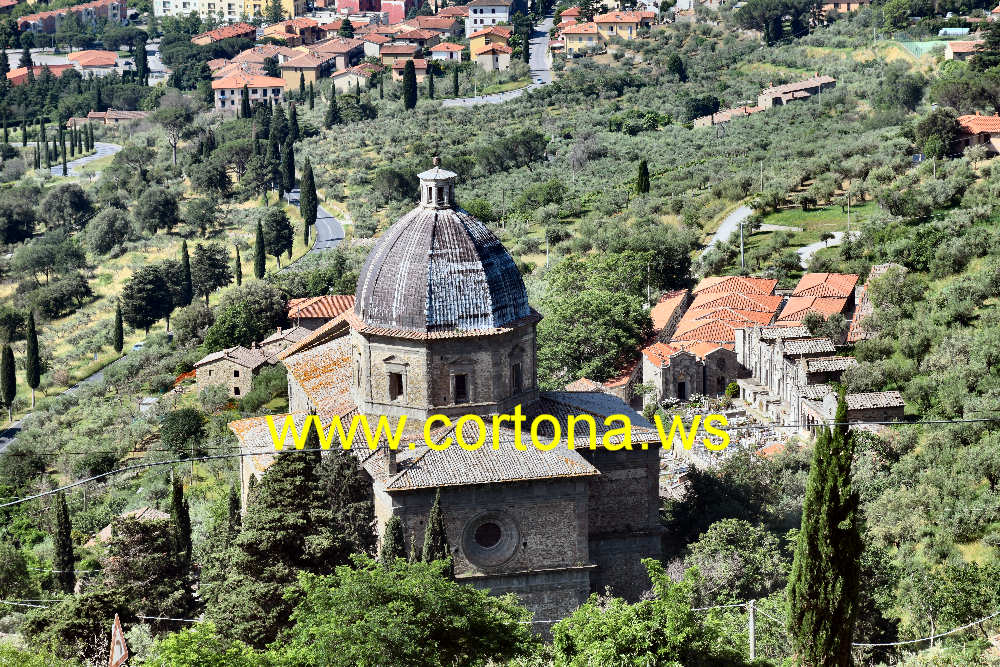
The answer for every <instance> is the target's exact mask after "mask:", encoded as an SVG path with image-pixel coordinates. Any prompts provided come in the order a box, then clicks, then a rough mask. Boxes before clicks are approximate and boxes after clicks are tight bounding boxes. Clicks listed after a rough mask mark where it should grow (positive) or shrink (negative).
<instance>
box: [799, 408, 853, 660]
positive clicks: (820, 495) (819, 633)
mask: <svg viewBox="0 0 1000 667" xmlns="http://www.w3.org/2000/svg"><path fill="white" fill-rule="evenodd" d="M853 441H854V438H853V436H852V434H851V432H850V430H849V429H848V427H847V404H846V401H845V399H844V393H843V391H841V393H840V397H839V400H838V402H837V416H836V419H835V424H834V425H833V427H832V429H831V428H828V427H823V428H821V429H820V432H819V435H818V436H817V438H816V444H815V448H814V450H813V459H812V464H811V466H810V468H809V479H808V481H807V483H806V495H805V502H804V503H803V504H802V527H801V529H800V530H799V536H798V542H797V543H796V545H795V558H794V561H793V562H792V574H791V577H790V578H789V581H788V591H787V593H788V629H789V635H790V637H791V639H792V646H793V647H794V649H795V653H796V655H797V656H798V659H799V661H800V662H801V663H802V664H803V665H807V666H808V667H842V666H848V665H851V664H852V662H851V638H852V635H853V633H854V624H855V621H856V620H857V611H858V586H859V579H858V575H859V572H860V567H859V560H860V557H861V551H862V548H863V545H862V541H861V520H862V519H861V515H860V513H859V511H858V502H859V501H858V493H857V491H855V490H854V488H853V486H852V484H851V462H852V460H853V458H854V442H853Z"/></svg>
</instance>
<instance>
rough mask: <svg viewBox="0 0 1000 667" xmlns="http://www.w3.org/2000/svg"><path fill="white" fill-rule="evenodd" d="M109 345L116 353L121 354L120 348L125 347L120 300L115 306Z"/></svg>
mask: <svg viewBox="0 0 1000 667" xmlns="http://www.w3.org/2000/svg"><path fill="white" fill-rule="evenodd" d="M111 346H112V347H113V348H115V352H117V353H118V354H121V353H122V350H123V349H125V326H124V325H123V324H122V304H121V302H120V301H119V302H118V304H117V305H116V306H115V330H114V331H113V332H112V335H111Z"/></svg>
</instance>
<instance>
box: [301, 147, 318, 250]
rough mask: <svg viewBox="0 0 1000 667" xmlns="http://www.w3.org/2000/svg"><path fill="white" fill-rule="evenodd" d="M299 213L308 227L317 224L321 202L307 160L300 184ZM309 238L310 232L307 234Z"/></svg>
mask: <svg viewBox="0 0 1000 667" xmlns="http://www.w3.org/2000/svg"><path fill="white" fill-rule="evenodd" d="M299 202H300V203H299V212H300V213H301V214H302V219H303V220H305V222H306V227H307V228H308V227H309V225H314V224H316V212H317V211H318V209H319V202H318V200H317V198H316V179H315V177H314V176H313V168H312V163H311V162H309V158H306V159H305V161H304V162H303V163H302V179H301V181H300V182H299ZM307 236H308V232H307Z"/></svg>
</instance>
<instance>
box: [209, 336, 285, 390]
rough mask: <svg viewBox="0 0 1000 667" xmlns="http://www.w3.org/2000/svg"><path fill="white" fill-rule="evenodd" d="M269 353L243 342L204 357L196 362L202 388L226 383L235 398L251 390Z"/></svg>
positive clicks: (224, 385)
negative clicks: (243, 344)
mask: <svg viewBox="0 0 1000 667" xmlns="http://www.w3.org/2000/svg"><path fill="white" fill-rule="evenodd" d="M267 360H268V355H267V353H265V351H264V349H263V348H260V347H257V344H256V343H254V346H253V347H250V348H247V347H243V346H242V345H237V346H236V347H230V348H227V349H225V350H219V351H218V352H212V353H211V354H209V355H207V356H205V357H202V358H201V359H199V360H198V361H197V362H195V364H194V370H195V382H196V385H197V387H198V391H201V390H202V389H205V388H206V387H209V386H212V385H222V386H223V387H225V388H226V390H227V391H228V392H229V395H230V396H232V397H233V398H240V397H242V396H246V395H247V394H248V393H250V389H251V388H252V387H253V378H254V376H255V375H257V373H258V372H259V371H260V369H261V368H262V367H263V366H264V364H266V363H267Z"/></svg>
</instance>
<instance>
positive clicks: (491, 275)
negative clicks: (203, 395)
mask: <svg viewBox="0 0 1000 667" xmlns="http://www.w3.org/2000/svg"><path fill="white" fill-rule="evenodd" d="M455 178H456V176H455V174H453V173H451V172H448V171H445V170H443V169H440V168H438V167H437V166H436V165H435V168H433V169H431V170H429V171H427V172H424V173H423V174H421V175H420V179H421V189H420V192H421V202H420V205H419V206H417V207H416V208H415V209H414V210H413V211H411V212H410V213H407V214H406V215H404V216H403V217H402V218H400V219H399V220H398V221H397V222H396V223H394V224H393V225H392V227H390V228H389V229H388V230H387V231H386V232H385V234H384V235H383V236H382V237H381V238H380V239H379V240H378V242H377V243H376V244H375V247H374V248H373V249H372V251H371V254H370V255H369V257H368V259H367V261H366V263H365V265H364V267H363V269H362V271H361V275H360V278H359V280H358V288H357V293H356V295H355V302H354V307H353V308H352V309H350V310H347V311H345V312H344V313H342V314H341V315H340V316H338V317H337V318H335V319H333V320H331V321H330V322H328V323H326V324H324V325H323V326H321V327H319V328H318V329H316V330H315V331H314V332H312V334H310V335H309V336H307V337H306V338H304V339H303V340H302V341H300V342H298V343H296V344H295V345H293V346H291V347H290V348H289V349H287V350H285V351H284V352H283V353H282V354H281V355H279V356H280V358H281V359H282V362H283V363H284V364H285V366H286V367H287V369H288V382H289V409H290V411H291V414H292V416H293V418H294V419H295V420H296V422H297V423H302V422H304V420H305V417H306V416H307V415H308V414H309V413H315V414H316V415H317V416H318V417H319V419H320V421H321V422H322V423H323V424H325V425H326V424H329V423H330V421H331V420H332V419H334V418H335V417H336V418H340V419H341V420H343V421H347V420H349V419H350V418H351V417H353V416H355V415H358V414H363V415H366V416H368V417H369V418H376V417H378V416H382V415H385V416H388V417H400V416H403V415H405V416H406V417H407V423H408V424H409V425H410V426H411V427H412V430H411V431H409V432H408V433H407V434H406V436H405V437H404V442H405V443H407V445H408V444H409V443H413V448H410V447H409V446H407V445H404V444H400V446H399V448H398V449H397V450H392V449H390V448H389V447H387V446H381V445H380V446H379V447H377V448H376V449H375V450H369V449H368V448H367V447H363V448H360V449H359V448H354V449H352V451H353V452H354V453H355V455H356V456H357V458H358V462H359V465H360V466H361V467H362V468H363V470H364V471H365V472H366V473H367V475H368V476H369V477H370V478H371V481H372V488H373V493H374V499H375V508H376V520H377V530H378V532H379V534H380V535H381V534H382V531H383V530H384V527H385V524H386V522H387V521H388V520H389V518H390V517H392V516H394V515H395V516H399V517H400V518H401V519H402V521H403V525H404V535H405V539H406V543H407V549H409V548H410V547H411V545H412V544H413V543H414V542H416V546H417V548H419V547H420V546H421V542H422V539H423V534H424V529H425V522H426V521H427V517H428V514H429V512H430V508H431V505H432V503H433V500H434V497H435V494H436V493H437V492H438V491H439V490H440V492H441V505H442V512H443V515H444V519H445V524H446V530H447V535H448V542H449V545H450V548H451V551H452V555H453V558H454V563H455V576H456V579H457V580H459V581H462V582H466V583H470V584H473V585H475V586H477V587H481V588H488V589H489V590H490V591H492V592H493V593H496V594H503V593H507V592H512V593H515V594H517V595H518V596H519V597H520V599H521V600H522V601H523V602H524V604H525V605H526V606H527V607H528V608H529V609H530V610H531V611H532V612H533V614H534V618H535V622H536V624H537V625H536V628H537V629H539V630H545V629H547V628H548V627H550V626H551V622H553V621H555V620H558V619H560V618H563V617H565V616H566V615H568V614H570V613H572V611H573V610H574V609H576V607H577V606H579V605H580V604H581V603H582V602H584V601H585V600H586V598H587V596H589V595H590V593H592V592H596V591H603V590H604V589H605V588H607V587H610V588H611V589H612V591H613V592H615V593H616V594H618V595H621V596H624V597H626V598H629V599H637V598H638V597H639V596H640V595H642V593H643V592H644V591H646V590H647V589H648V587H649V581H648V577H647V576H646V573H645V568H644V567H643V566H642V564H641V559H643V558H646V557H651V558H658V557H659V556H660V555H661V552H662V545H661V540H662V528H661V525H660V520H659V504H660V502H659V494H658V483H659V451H658V450H659V445H660V443H659V438H658V435H657V433H656V431H655V429H654V428H653V427H652V425H651V424H649V423H648V422H646V421H645V420H643V419H642V417H641V416H640V415H639V414H637V413H635V412H634V411H633V410H631V409H630V408H629V407H628V406H627V405H625V404H624V403H623V402H622V401H621V400H620V399H619V398H616V397H614V396H611V395H609V394H605V393H591V392H569V391H565V392H543V391H540V390H539V388H538V380H537V370H536V340H535V328H536V325H537V323H538V321H539V320H540V319H541V316H540V315H539V314H538V313H537V312H536V311H534V309H532V308H531V306H530V305H529V303H528V298H527V292H526V290H525V288H524V283H523V281H522V280H521V276H520V273H519V272H518V269H517V267H516V265H515V264H514V261H513V259H512V258H511V256H510V255H509V253H508V252H507V251H506V249H505V248H504V247H503V245H502V244H501V243H500V241H499V240H498V239H497V238H496V236H495V235H494V234H493V233H492V232H491V231H490V230H489V229H488V228H487V227H486V226H485V225H484V224H483V223H481V222H480V221H479V220H476V219H475V218H473V217H472V216H470V215H469V214H468V213H466V212H465V211H462V210H461V209H458V208H457V207H456V206H455V199H454V182H455ZM515 408H519V409H520V410H522V411H523V413H524V414H525V415H526V426H525V427H524V428H525V431H527V430H528V425H530V424H531V422H532V420H533V419H534V418H535V417H537V416H538V415H550V416H551V417H552V419H551V420H550V421H549V422H540V424H542V427H541V428H540V429H539V436H540V437H541V438H543V439H545V440H550V439H551V438H552V437H553V436H554V431H553V429H554V426H553V423H555V424H558V425H559V430H560V431H561V434H562V437H563V441H562V443H561V444H560V445H559V446H558V447H556V448H555V449H552V450H550V451H541V450H540V449H537V448H535V447H534V446H532V445H531V443H530V440H528V439H527V437H525V443H526V445H527V447H526V450H525V451H520V450H519V449H517V448H516V447H515V436H516V432H517V431H516V430H515V428H514V426H513V425H512V424H511V423H509V422H508V423H503V422H500V423H496V424H494V423H493V419H491V417H492V416H493V415H500V414H503V415H507V414H511V413H513V412H514V410H515ZM466 414H470V415H479V416H481V417H483V418H484V422H485V426H486V432H485V433H481V432H480V431H479V426H477V425H476V424H475V423H474V422H472V421H464V422H463V423H462V425H461V427H459V426H456V425H455V424H454V423H452V424H451V425H447V424H443V423H441V422H437V423H433V424H431V426H432V428H431V430H430V435H431V437H432V439H433V441H436V442H438V443H441V442H444V441H446V440H447V439H449V438H451V439H452V441H453V444H452V446H450V447H448V448H447V449H445V450H439V449H436V448H431V447H428V446H427V445H426V443H425V441H424V437H423V427H424V425H425V420H427V419H428V418H429V417H430V416H432V415H445V416H447V417H449V418H450V419H452V420H453V421H454V422H457V421H458V417H460V416H461V415H466ZM615 414H625V415H628V416H629V418H630V420H631V428H630V429H622V428H620V427H621V423H619V422H614V421H612V422H611V423H610V424H606V423H605V418H606V417H609V416H611V415H615ZM278 419H280V417H279V418H278ZM574 420H575V421H574ZM588 420H589V421H588ZM591 424H592V425H593V426H591ZM231 428H232V430H233V431H234V432H235V433H236V434H237V436H238V438H239V440H240V444H241V448H242V450H243V451H244V453H246V454H253V455H249V456H245V457H244V478H245V479H246V478H248V477H249V476H252V475H258V476H259V475H260V474H262V472H263V471H264V470H266V467H267V465H268V463H269V461H270V460H273V455H274V446H273V443H272V442H271V436H270V432H269V429H268V427H267V425H266V424H265V422H264V420H263V419H262V418H251V419H245V420H240V421H239V422H234V423H233V424H231ZM459 428H461V433H458V432H457V429H459ZM613 429H618V430H617V431H616V430H613ZM571 430H572V432H573V433H574V435H575V437H576V438H577V442H576V447H575V448H573V449H569V448H567V446H566V436H567V434H568V433H569V432H570V431H571ZM591 435H593V437H594V438H595V441H596V446H595V447H593V448H591V447H590V446H589V441H588V438H589V437H590V436H591ZM459 436H461V437H463V439H464V441H465V442H466V443H473V442H477V441H478V440H479V439H480V438H481V439H482V440H483V441H484V443H485V444H484V445H483V446H482V447H480V448H478V449H475V450H472V451H470V450H468V449H464V448H462V447H459V446H457V445H456V444H454V443H455V442H457V439H458V437H459ZM626 441H630V443H631V445H630V448H625V447H624V446H623V445H624V444H626ZM644 443H645V444H646V445H647V446H648V448H646V449H643V444H644ZM382 444H384V443H382ZM334 446H336V445H334Z"/></svg>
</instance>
